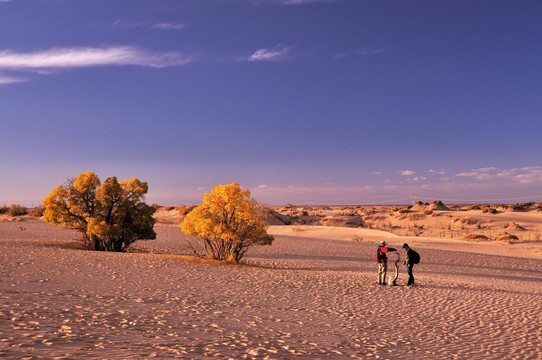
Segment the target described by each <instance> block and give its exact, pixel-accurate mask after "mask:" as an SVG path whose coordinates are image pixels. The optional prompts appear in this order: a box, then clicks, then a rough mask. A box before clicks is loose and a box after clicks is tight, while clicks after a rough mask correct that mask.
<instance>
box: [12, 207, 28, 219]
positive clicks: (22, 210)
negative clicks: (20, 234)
mask: <svg viewBox="0 0 542 360" xmlns="http://www.w3.org/2000/svg"><path fill="white" fill-rule="evenodd" d="M26 214H28V209H27V208H26V207H25V206H22V205H17V204H11V206H10V207H9V210H8V215H9V216H22V215H26Z"/></svg>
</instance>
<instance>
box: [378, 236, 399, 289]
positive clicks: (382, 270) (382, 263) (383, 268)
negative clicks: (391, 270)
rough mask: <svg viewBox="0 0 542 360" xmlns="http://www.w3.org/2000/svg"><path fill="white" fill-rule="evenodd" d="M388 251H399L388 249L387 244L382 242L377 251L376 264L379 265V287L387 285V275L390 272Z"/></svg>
mask: <svg viewBox="0 0 542 360" xmlns="http://www.w3.org/2000/svg"><path fill="white" fill-rule="evenodd" d="M388 251H397V250H396V249H394V248H391V247H387V246H386V242H385V241H384V240H382V241H381V242H380V244H378V249H377V250H376V262H377V263H378V285H386V273H387V272H388V257H387V256H386V253H387V252H388Z"/></svg>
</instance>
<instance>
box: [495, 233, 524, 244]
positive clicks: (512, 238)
mask: <svg viewBox="0 0 542 360" xmlns="http://www.w3.org/2000/svg"><path fill="white" fill-rule="evenodd" d="M496 240H497V241H502V242H505V243H507V244H512V242H513V241H518V240H519V238H518V237H517V236H516V235H512V234H503V235H500V236H497V239H496Z"/></svg>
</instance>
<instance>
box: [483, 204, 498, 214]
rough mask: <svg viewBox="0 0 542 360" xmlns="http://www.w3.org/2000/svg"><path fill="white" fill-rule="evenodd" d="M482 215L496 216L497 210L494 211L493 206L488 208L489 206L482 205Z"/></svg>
mask: <svg viewBox="0 0 542 360" xmlns="http://www.w3.org/2000/svg"><path fill="white" fill-rule="evenodd" d="M482 213H484V214H486V213H490V214H496V213H497V209H495V208H494V207H493V206H490V205H484V206H482Z"/></svg>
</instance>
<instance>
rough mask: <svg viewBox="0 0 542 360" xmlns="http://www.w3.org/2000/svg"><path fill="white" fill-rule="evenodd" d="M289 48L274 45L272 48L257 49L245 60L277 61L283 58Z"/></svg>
mask: <svg viewBox="0 0 542 360" xmlns="http://www.w3.org/2000/svg"><path fill="white" fill-rule="evenodd" d="M289 51H290V48H288V47H282V46H275V47H274V48H273V49H259V50H256V51H255V52H254V54H252V55H250V56H249V57H248V58H247V59H246V60H247V61H277V60H283V59H284V58H285V57H286V55H288V52H289Z"/></svg>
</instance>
